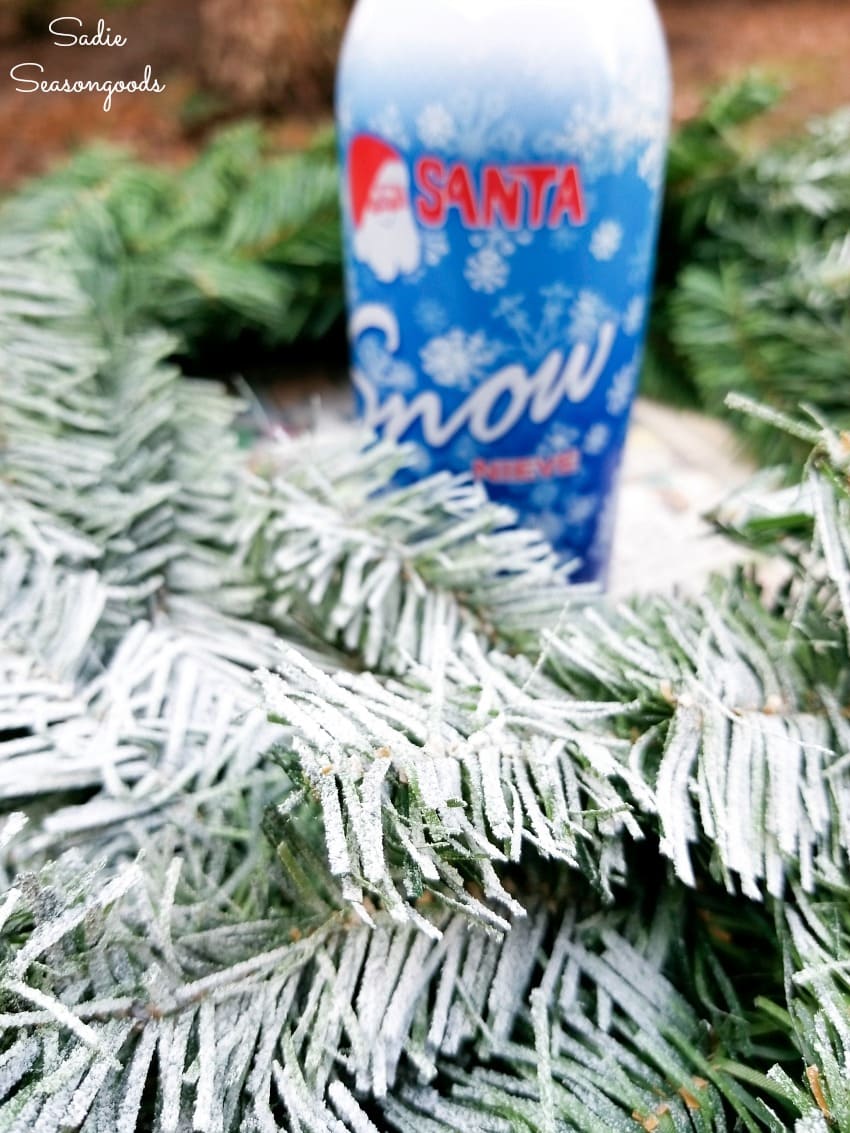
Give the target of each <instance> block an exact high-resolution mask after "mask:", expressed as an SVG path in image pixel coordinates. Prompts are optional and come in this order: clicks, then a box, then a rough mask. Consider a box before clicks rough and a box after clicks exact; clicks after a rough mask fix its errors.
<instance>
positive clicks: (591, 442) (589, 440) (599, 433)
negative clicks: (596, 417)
mask: <svg viewBox="0 0 850 1133" xmlns="http://www.w3.org/2000/svg"><path fill="white" fill-rule="evenodd" d="M610 442H611V430H610V429H609V428H608V426H607V425H603V424H602V423H601V422H600V423H597V424H596V425H592V426H591V428H590V429H589V430H588V433H587V436H586V437H585V438H584V451H585V452H586V453H587V454H588V456H601V455H602V453H603V452H604V451H605V450H606V448H607V447H608V445H609V444H610Z"/></svg>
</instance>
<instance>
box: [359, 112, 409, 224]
mask: <svg viewBox="0 0 850 1133" xmlns="http://www.w3.org/2000/svg"><path fill="white" fill-rule="evenodd" d="M388 165H389V166H392V167H394V166H403V162H402V159H401V154H400V153H399V152H398V150H397V149H395V148H394V147H393V146H391V145H390V144H389V143H388V142H385V141H383V140H382V139H381V138H376V137H375V136H374V135H372V134H361V135H360V136H359V137H357V138H355V139H354V141H353V142H352V144H351V149H350V151H349V156H348V176H349V185H350V188H351V212H352V215H353V217H354V223H355V225H356V226H357V227H358V228H359V227H360V225H361V224H362V223H363V215H364V213H365V211H366V206H367V204H368V202H369V194H370V193H371V192H372V189H373V187H374V186H375V183H376V181H377V180H378V175H379V174H380V173H382V172H384V173H387V172H391V170H387V169H386V166H388Z"/></svg>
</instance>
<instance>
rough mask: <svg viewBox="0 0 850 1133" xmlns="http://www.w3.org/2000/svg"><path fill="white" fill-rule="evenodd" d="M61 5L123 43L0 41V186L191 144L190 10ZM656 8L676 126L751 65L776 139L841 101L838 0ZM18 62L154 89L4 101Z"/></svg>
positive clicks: (300, 129) (741, 0)
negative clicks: (767, 81) (82, 154)
mask: <svg viewBox="0 0 850 1133" xmlns="http://www.w3.org/2000/svg"><path fill="white" fill-rule="evenodd" d="M316 3H321V0H316ZM2 4H3V0H0V9H2ZM71 7H72V9H73V13H74V15H76V16H78V17H79V18H80V19H82V20H84V22H85V24H86V26H87V27H90V28H91V29H92V30H93V29H94V27H95V25H96V23H97V20H98V18H99V17H101V16H103V17H105V18H106V20H107V23H108V24H109V25H110V26H112V27H113V28H114V29H115V30H116V31H119V32H120V33H121V34H122V35H124V36H126V38H127V40H128V43H127V45H126V46H125V47H123V48H120V49H109V50H107V49H103V48H79V47H70V48H68V47H66V48H58V47H56V46H54V45H53V44H52V43H51V42H50V40H49V38H46V37H41V38H40V39H39V38H37V39H33V40H30V41H28V42H25V43H20V42H17V43H8V42H5V43H4V42H2V41H0V188H1V187H2V186H4V185H6V186H8V185H10V184H12V183H14V182H15V181H16V180H18V179H19V178H21V177H23V176H25V175H27V174H31V173H36V172H39V171H41V170H43V169H44V168H46V167H47V166H49V165H50V163H51V162H52V161H54V160H55V158H56V157H57V156H60V155H62V154H65V153H68V152H69V151H70V150H72V149H73V148H75V147H76V146H78V145H79V144H80V143H81V142H83V141H84V140H86V139H89V138H91V137H108V138H110V139H112V140H114V141H119V142H122V143H127V144H130V145H132V146H133V147H134V148H136V149H137V150H139V151H140V152H142V153H143V154H144V155H145V156H148V157H152V158H154V159H159V160H178V161H179V160H184V159H185V158H187V157H188V156H189V155H190V154H191V152H192V150H193V148H194V147H195V146H196V145H197V144H198V142H199V141H200V140H201V139H202V137H203V129H201V128H199V127H198V125H197V122H198V111H199V109H201V108H202V102H203V100H202V99H199V95H198V78H197V65H196V52H197V43H198V33H199V26H198V17H197V8H198V0H138V2H137V3H136V4H134V5H130V6H129V7H123V6H120V5H116V4H115V2H114V0H113V2H112V3H111V4H110V3H106V2H104V0H76V2H75V3H74V4H73V5H72V6H71ZM660 7H661V9H662V13H663V16H664V20H665V24H666V26H667V31H668V36H669V40H670V45H671V49H672V54H673V59H674V66H675V71H676V89H677V94H676V113H677V117H679V118H681V117H684V116H687V115H689V114H692V113H693V112H694V111H695V110H696V109H697V107H698V106H699V104H700V99H701V97H702V94H703V92H704V91H705V89H706V87H708V86H710V85H711V84H713V83H716V82H718V81H720V80H721V79H722V78H724V77H726V76H729V75H733V74H736V73H739V72H741V71H742V70H744V69H746V68H747V67H750V66H753V65H759V66H763V67H767V68H769V69H771V70H773V71H775V72H776V73H778V74H779V75H781V76H782V77H784V78H785V79H787V80H788V81H789V82H790V83H791V84H793V87H794V92H793V95H792V96H791V98H790V99H789V101H788V103H787V104H786V106H785V108H784V109H783V110H782V111H781V112H780V115H779V116H778V118H777V119H776V124H775V126H774V128H775V129H776V130H780V131H781V130H783V129H786V128H788V127H789V126H793V125H796V124H797V123H798V122H800V121H802V120H804V119H805V118H806V117H808V116H809V115H811V114H812V113H818V112H821V111H826V110H828V109H830V108H832V107H834V106H835V105H837V104H838V103H839V102H848V103H850V67H848V66H847V58H848V56H850V0H661V3H660ZM63 14H64V13H63ZM0 15H2V12H0ZM21 62H41V63H42V64H43V65H44V66H45V68H46V71H45V74H46V75H50V76H51V77H60V76H61V77H64V76H65V75H67V76H69V77H70V78H73V79H75V78H81V79H97V80H104V79H108V78H119V77H120V78H124V79H127V78H131V77H134V76H136V75H138V77H141V75H142V73H143V72H144V68H145V66H146V65H148V64H150V66H151V68H152V72H153V74H154V76H155V77H157V78H159V79H160V81H162V82H165V83H166V90H165V91H164V92H163V93H162V94H157V95H137V96H133V97H130V96H125V97H123V98H119V99H117V101H116V104H115V106H114V107H113V109H112V110H111V111H110V112H109V113H108V114H106V113H104V111H103V109H102V107H101V100H100V98H99V97H98V96H97V95H84V96H81V95H59V94H54V95H43V94H35V95H30V94H19V93H16V92H15V90H14V86H15V84H14V83H13V82H12V80H11V79H10V78H9V71H10V69H11V68H12V67H14V66H15V65H16V64H17V63H21ZM274 128H275V129H276V130H278V131H279V132H280V133H281V134H282V135H283V136H284V138H287V139H295V140H297V139H298V138H299V137H301V136H303V135H304V132H305V124H304V122H303V121H298V120H297V118H296V119H293V117H292V116H291V115H289V116H287V117H285V118H284V117H281V119H280V120H278V121H277V122H275V123H274Z"/></svg>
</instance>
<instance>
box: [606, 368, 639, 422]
mask: <svg viewBox="0 0 850 1133" xmlns="http://www.w3.org/2000/svg"><path fill="white" fill-rule="evenodd" d="M637 381H638V365H637V362H634V361H632V362H629V363H628V365H626V366H623V367H622V369H620V370H618V371H617V373H616V374H615V375H614V380H613V382H612V383H611V388H610V389H609V390H608V412H609V413H610V414H611V416H612V417H619V416H620V414H621V413H625V411H626V410H627V409H628V407H629V406H630V405H631V403H632V398H633V397H634V392H635V388H636V386H637Z"/></svg>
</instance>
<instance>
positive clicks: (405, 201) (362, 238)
mask: <svg viewBox="0 0 850 1133" xmlns="http://www.w3.org/2000/svg"><path fill="white" fill-rule="evenodd" d="M348 188H349V206H350V209H351V216H352V220H353V222H354V243H353V247H354V255H355V257H356V258H357V259H358V260H360V261H361V263H364V264H366V265H367V266H368V267H369V268H371V270H372V272H373V273H374V275H375V277H376V278H377V279H378V280H380V282H381V283H393V282H394V281H395V280H396V279H398V278H399V276H403V275H412V274H413V273H414V272H415V271H417V270H418V269H419V267H420V264H421V262H422V242H421V239H420V236H419V230H418V228H417V226H416V221H415V220H414V217H413V208H412V205H411V199H410V174H409V172H408V169H407V166H406V165H405V163H404V160H403V159H402V156H401V154H400V153H399V151H398V150H397V149H395V148H394V147H393V146H391V145H390V144H389V143H387V142H385V141H383V139H381V138H378V137H375V136H374V135H371V134H361V135H360V136H359V137H357V138H355V139H354V141H353V142H352V144H351V148H350V150H349V155H348Z"/></svg>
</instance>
